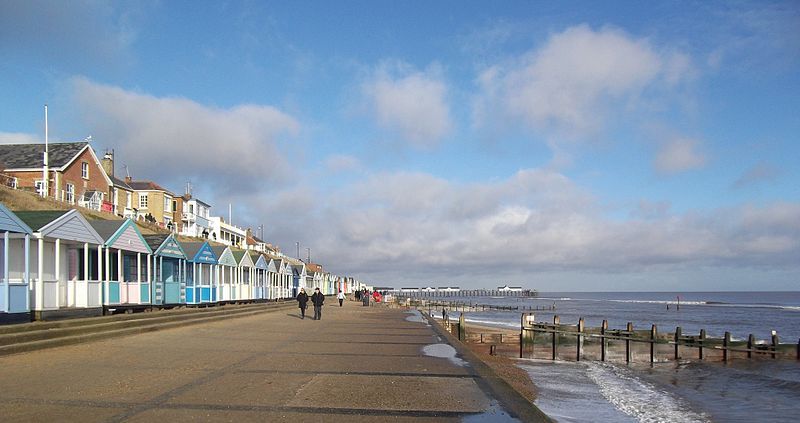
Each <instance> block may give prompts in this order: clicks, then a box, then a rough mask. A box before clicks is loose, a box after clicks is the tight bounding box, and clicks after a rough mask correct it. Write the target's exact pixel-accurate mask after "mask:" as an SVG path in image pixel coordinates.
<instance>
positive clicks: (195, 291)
mask: <svg viewBox="0 0 800 423" xmlns="http://www.w3.org/2000/svg"><path fill="white" fill-rule="evenodd" d="M0 234H2V242H3V245H2V247H0V277H2V281H0V322H22V321H30V320H40V319H41V320H48V319H54V318H61V317H75V316H91V315H102V314H108V313H114V312H120V311H127V310H133V311H135V310H137V309H146V308H152V307H154V306H155V307H164V308H169V307H175V306H204V305H206V306H207V305H218V304H226V303H241V302H259V301H270V300H273V301H274V300H281V299H287V298H292V297H293V296H294V295H296V292H297V290H298V289H299V287H304V288H307V289H314V288H320V290H321V291H322V292H323V293H325V294H334V293H336V292H338V290H342V291H343V292H345V293H350V292H352V291H354V290H355V289H359V288H360V287H359V286H358V285H359V284H358V282H357V281H355V280H354V279H353V278H352V277H340V276H334V275H332V274H330V273H326V272H314V271H309V270H308V269H307V267H306V265H305V263H303V262H302V261H299V260H295V259H289V258H286V257H283V258H281V257H277V256H271V255H269V254H266V253H262V252H258V251H254V250H244V249H238V248H233V247H231V246H227V245H221V244H217V243H211V242H209V241H207V240H195V241H184V240H180V239H178V237H177V236H176V235H175V234H174V233H170V232H166V233H159V234H147V235H146V234H143V233H142V231H141V230H140V229H139V227H138V226H137V224H136V223H135V222H134V221H133V220H131V219H120V220H103V219H87V218H86V217H84V215H83V214H81V213H80V212H79V211H78V210H77V209H69V210H58V211H52V210H48V211H12V210H10V209H8V208H7V207H6V206H5V205H3V204H2V203H0Z"/></svg>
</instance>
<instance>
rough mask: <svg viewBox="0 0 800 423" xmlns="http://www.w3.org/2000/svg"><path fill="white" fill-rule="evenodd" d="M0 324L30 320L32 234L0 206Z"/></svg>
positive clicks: (11, 213)
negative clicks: (0, 241)
mask: <svg viewBox="0 0 800 423" xmlns="http://www.w3.org/2000/svg"><path fill="white" fill-rule="evenodd" d="M0 232H2V234H3V247H2V248H1V249H0V252H1V253H2V256H0V278H2V279H0V323H15V322H25V321H30V318H31V317H30V309H31V308H30V295H29V289H30V284H29V282H30V270H31V268H30V267H31V263H30V251H31V234H32V233H33V231H32V230H31V228H30V227H29V226H28V225H26V224H25V222H23V221H22V220H21V219H20V218H19V217H17V215H16V214H14V212H12V211H11V210H9V209H7V208H6V206H4V205H3V204H0Z"/></svg>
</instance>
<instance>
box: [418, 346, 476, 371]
mask: <svg viewBox="0 0 800 423" xmlns="http://www.w3.org/2000/svg"><path fill="white" fill-rule="evenodd" d="M422 353H423V354H425V355H427V356H429V357H439V358H446V359H448V360H450V362H452V363H453V364H455V365H456V366H461V367H464V366H467V365H468V363H467V362H466V361H464V360H462V359H460V358H458V357H456V349H455V348H453V347H451V346H450V345H447V344H431V345H426V346H424V347H422Z"/></svg>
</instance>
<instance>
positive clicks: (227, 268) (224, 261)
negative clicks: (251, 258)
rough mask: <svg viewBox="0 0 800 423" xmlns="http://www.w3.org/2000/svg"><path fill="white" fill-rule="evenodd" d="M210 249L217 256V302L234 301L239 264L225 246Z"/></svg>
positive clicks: (213, 246) (229, 248)
mask: <svg viewBox="0 0 800 423" xmlns="http://www.w3.org/2000/svg"><path fill="white" fill-rule="evenodd" d="M211 249H212V250H214V254H216V255H217V274H218V275H219V280H218V285H219V298H217V301H218V302H227V301H233V300H236V299H237V298H236V293H237V292H236V291H237V288H236V286H237V285H238V273H237V271H238V267H239V264H238V263H237V262H236V258H234V257H233V250H231V247H228V246H225V245H212V246H211Z"/></svg>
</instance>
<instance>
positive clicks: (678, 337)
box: [675, 326, 681, 360]
mask: <svg viewBox="0 0 800 423" xmlns="http://www.w3.org/2000/svg"><path fill="white" fill-rule="evenodd" d="M680 342H681V327H680V326H678V327H676V328H675V360H678V359H679V358H681V356H680V351H678V348H679V346H680Z"/></svg>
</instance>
